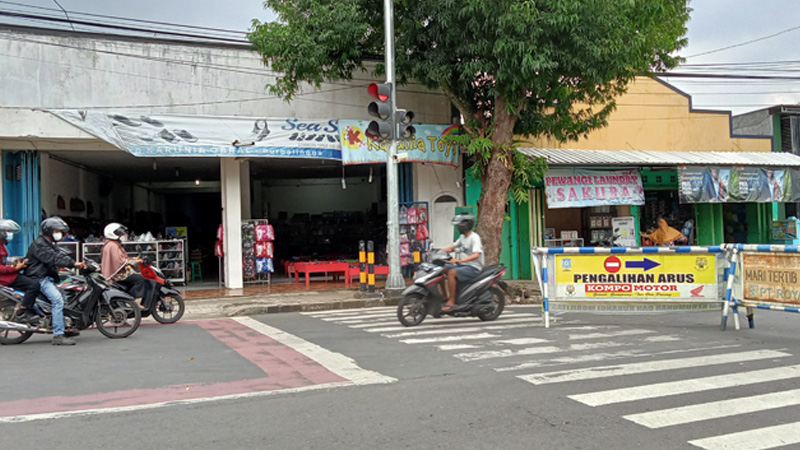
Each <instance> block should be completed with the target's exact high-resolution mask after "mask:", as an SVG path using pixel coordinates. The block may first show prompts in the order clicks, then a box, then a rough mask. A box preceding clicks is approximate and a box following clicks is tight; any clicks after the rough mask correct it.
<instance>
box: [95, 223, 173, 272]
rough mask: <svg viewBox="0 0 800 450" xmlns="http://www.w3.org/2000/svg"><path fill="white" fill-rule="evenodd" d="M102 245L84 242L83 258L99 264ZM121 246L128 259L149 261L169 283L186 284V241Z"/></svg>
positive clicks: (128, 242) (100, 243)
mask: <svg viewBox="0 0 800 450" xmlns="http://www.w3.org/2000/svg"><path fill="white" fill-rule="evenodd" d="M148 234H149V233H148ZM142 236H144V235H142ZM151 237H152V235H151ZM103 244H104V242H99V241H95V242H85V243H84V244H83V257H84V258H88V259H92V260H94V261H95V262H98V263H99V262H100V259H101V254H102V253H101V252H102V249H103ZM122 246H123V247H124V248H125V251H126V252H127V253H128V257H130V258H135V257H137V256H139V257H141V258H143V259H144V258H146V259H149V260H150V261H151V263H152V264H155V265H156V266H157V267H158V268H159V269H161V271H162V272H164V275H165V276H166V277H167V279H168V280H170V281H171V282H173V283H183V284H185V283H186V252H185V251H184V250H185V248H186V241H185V240H184V239H171V240H165V241H156V240H150V241H139V242H131V241H127V242H123V243H122Z"/></svg>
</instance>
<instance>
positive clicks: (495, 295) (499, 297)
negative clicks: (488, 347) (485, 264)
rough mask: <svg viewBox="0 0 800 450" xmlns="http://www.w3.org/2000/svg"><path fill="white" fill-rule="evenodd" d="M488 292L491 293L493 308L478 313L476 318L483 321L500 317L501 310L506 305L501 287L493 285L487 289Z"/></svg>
mask: <svg viewBox="0 0 800 450" xmlns="http://www.w3.org/2000/svg"><path fill="white" fill-rule="evenodd" d="M489 293H490V294H492V302H493V303H494V309H492V310H490V311H486V312H481V313H479V314H478V318H479V319H481V320H483V321H484V322H491V321H492V320H494V319H497V318H498V317H500V314H501V313H502V312H503V308H505V306H506V296H505V294H503V290H502V289H500V288H498V287H496V286H495V287H492V288H490V289H489Z"/></svg>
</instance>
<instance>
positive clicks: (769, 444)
mask: <svg viewBox="0 0 800 450" xmlns="http://www.w3.org/2000/svg"><path fill="white" fill-rule="evenodd" d="M689 443H690V444H692V445H694V446H696V447H700V448H704V449H706V450H766V449H768V448H775V447H783V446H786V445H791V444H800V422H795V423H786V424H783V425H776V426H772V427H764V428H759V429H754V430H747V431H740V432H738V433H731V434H723V435H721V436H714V437H708V438H704V439H695V440H693V441H689Z"/></svg>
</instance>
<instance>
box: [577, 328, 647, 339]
mask: <svg viewBox="0 0 800 450" xmlns="http://www.w3.org/2000/svg"><path fill="white" fill-rule="evenodd" d="M653 333H655V331H654V330H637V329H633V330H620V331H614V332H611V333H589V334H570V335H569V340H571V341H577V340H584V339H601V338H615V337H621V336H638V335H640V334H653Z"/></svg>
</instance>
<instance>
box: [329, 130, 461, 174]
mask: <svg viewBox="0 0 800 450" xmlns="http://www.w3.org/2000/svg"><path fill="white" fill-rule="evenodd" d="M367 125H369V122H368V121H365V120H340V121H339V127H340V128H341V132H340V135H339V138H340V140H341V141H342V163H344V164H345V165H348V164H373V163H385V162H386V143H379V142H375V141H373V140H372V139H367V136H366V135H365V134H364V131H366V129H367ZM414 128H416V130H417V133H416V137H415V139H411V140H408V141H400V142H398V144H397V153H398V154H403V153H405V154H406V155H407V157H403V158H402V161H405V162H424V163H432V164H445V165H448V166H457V165H458V144H456V143H455V142H448V141H447V140H446V139H445V136H448V135H451V134H457V133H458V125H414Z"/></svg>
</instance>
